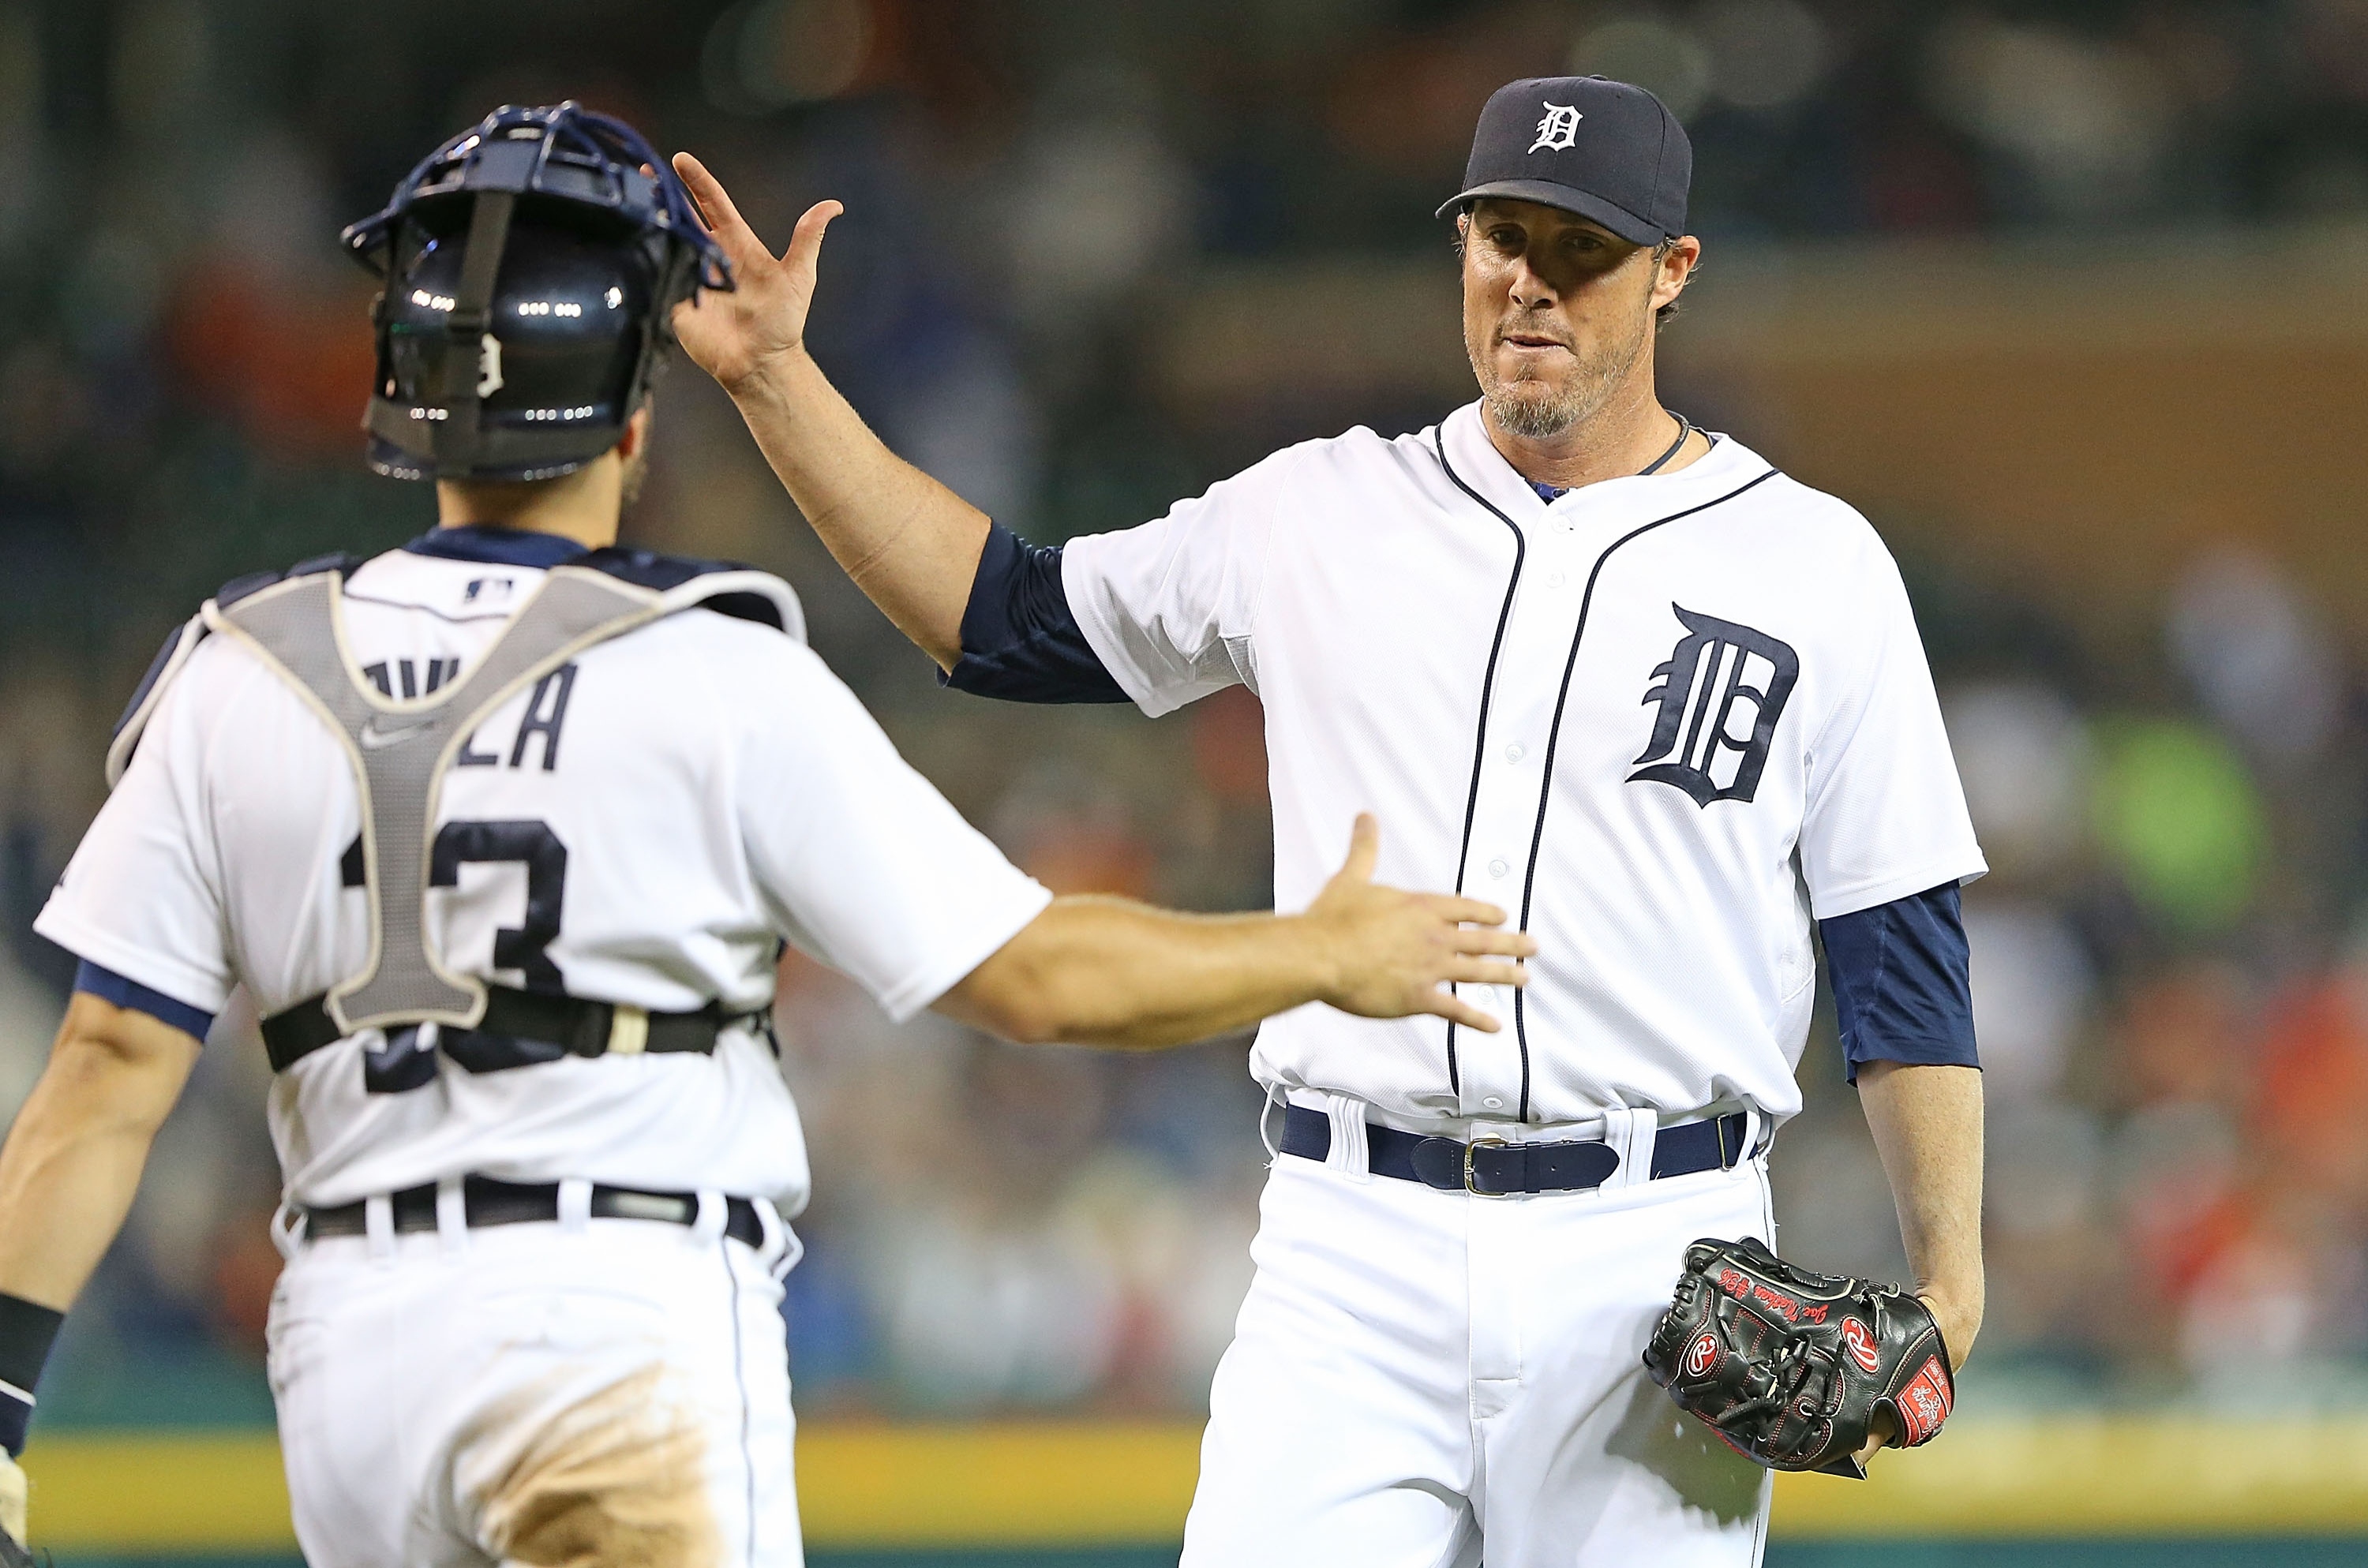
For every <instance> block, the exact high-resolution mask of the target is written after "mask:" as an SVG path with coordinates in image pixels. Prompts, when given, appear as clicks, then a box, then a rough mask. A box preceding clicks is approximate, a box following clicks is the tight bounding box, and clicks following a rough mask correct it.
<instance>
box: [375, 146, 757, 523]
mask: <svg viewBox="0 0 2368 1568" xmlns="http://www.w3.org/2000/svg"><path fill="white" fill-rule="evenodd" d="M340 238H341V240H342V242H343V244H345V247H346V250H347V253H348V254H350V255H351V256H354V258H355V259H356V260H358V261H359V262H360V263H361V264H362V265H363V266H364V267H369V268H370V270H371V271H372V272H375V273H377V274H378V275H379V277H380V278H382V279H384V282H385V288H384V289H383V290H381V292H380V294H379V297H378V301H377V302H376V304H375V305H373V306H372V308H371V312H370V319H371V323H372V325H373V327H374V329H375V331H376V334H377V340H378V381H377V384H376V385H375V386H374V387H373V388H372V389H371V393H370V409H369V412H368V413H367V414H366V415H364V417H363V420H362V427H363V429H364V430H366V431H367V432H368V433H369V436H370V467H371V468H372V469H374V470H376V471H377V472H380V473H382V474H386V475H388V476H390V477H392V478H395V479H436V478H444V479H494V480H529V479H551V478H555V477H556V476H558V475H560V474H564V473H572V472H575V470H577V469H579V468H582V467H583V466H584V465H585V464H586V463H588V462H590V461H592V460H594V459H595V458H598V456H600V454H601V453H603V452H606V451H608V450H609V449H610V448H612V447H614V446H615V445H616V444H617V442H618V440H619V438H620V437H622V436H623V434H624V430H625V423H626V421H627V420H629V419H631V418H632V416H633V411H634V410H635V409H637V408H639V407H640V406H641V405H642V403H643V400H644V399H645V398H646V397H647V396H648V395H649V390H650V382H651V380H652V378H653V376H654V375H655V372H656V370H657V367H658V363H659V358H660V355H661V354H662V352H663V350H664V348H665V347H666V343H667V342H668V341H669V340H670V338H671V333H670V331H669V329H668V326H667V321H668V316H669V313H670V312H672V310H673V309H674V306H675V305H676V304H677V302H678V301H682V300H686V299H689V298H690V297H691V296H692V295H693V294H694V293H696V292H697V291H698V290H700V289H701V288H708V289H730V288H731V287H732V270H731V267H730V265H729V264H728V263H727V262H726V261H725V260H724V257H723V251H722V250H721V249H719V248H718V247H717V245H716V244H715V241H714V239H713V238H712V236H710V235H709V233H707V230H706V228H705V226H704V225H702V224H701V223H700V221H699V217H698V213H697V211H696V210H695V209H694V208H693V207H692V206H691V201H690V195H689V192H688V191H686V190H685V189H683V187H682V182H681V181H680V180H678V179H677V178H676V177H675V175H674V171H673V170H671V169H670V168H668V167H667V166H666V162H665V160H664V159H662V158H660V157H659V156H658V155H657V153H655V152H653V151H652V150H651V148H650V145H649V143H648V142H644V141H643V140H642V138H641V135H640V133H639V132H637V131H634V130H633V128H632V126H630V125H627V124H626V123H625V122H624V121H623V120H620V119H612V118H610V117H609V116H608V115H604V114H595V113H593V112H592V111H591V110H589V109H586V108H582V107H580V106H579V105H577V104H575V103H574V102H568V103H563V104H560V105H557V106H555V107H545V108H520V107H518V106H517V105H515V104H509V105H504V106H503V107H502V108H497V109H495V111H494V112H493V113H491V114H489V115H487V116H486V117H485V118H484V121H483V122H482V123H480V124H479V125H478V126H477V127H476V128H475V129H474V130H472V131H463V132H462V133H461V135H458V136H456V137H454V138H452V140H450V142H446V143H444V145H443V146H441V147H438V149H436V151H435V152H433V153H429V154H428V155H427V158H426V159H425V160H423V161H422V162H421V163H420V165H419V166H418V167H417V168H416V169H414V170H412V171H411V173H410V174H409V175H408V176H404V180H403V183H402V184H400V185H398V186H396V187H394V195H393V199H391V200H389V201H388V202H387V204H386V208H385V210H382V211H381V212H378V213H375V214H373V215H371V216H370V217H368V218H365V219H363V220H362V221H361V222H359V223H355V224H352V225H351V226H349V227H348V228H347V230H346V231H345V233H344V234H343V235H341V236H340Z"/></svg>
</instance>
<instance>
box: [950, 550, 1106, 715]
mask: <svg viewBox="0 0 2368 1568" xmlns="http://www.w3.org/2000/svg"><path fill="white" fill-rule="evenodd" d="M939 681H940V682H941V683H942V684H944V685H946V686H950V687H953V688H954V689H955V690H956V691H968V692H973V693H975V694H976V695H978V696H980V697H996V698H1000V699H1003V700H1004V701H1006V702H1125V701H1128V700H1130V699H1129V698H1128V697H1127V695H1126V692H1125V689H1124V688H1123V687H1121V686H1120V685H1119V684H1118V682H1117V681H1115V680H1113V679H1112V678H1110V671H1109V670H1108V669H1107V668H1106V667H1104V665H1103V664H1102V661H1101V656H1100V655H1099V654H1098V653H1095V652H1094V650H1093V646H1092V644H1090V643H1088V642H1087V641H1086V634H1085V631H1084V629H1083V628H1081V627H1079V626H1078V625H1077V618H1076V614H1075V613H1074V612H1072V611H1071V610H1070V608H1069V595H1068V590H1067V589H1065V588H1064V587H1063V586H1062V585H1061V547H1060V546H1059V545H1057V544H1051V545H1046V544H1030V543H1029V542H1028V541H1027V540H1023V539H1021V538H1020V537H1019V535H1018V534H1016V533H1013V532H1012V531H1011V530H1010V529H1009V528H1005V527H1003V526H1002V525H1001V524H999V523H998V524H996V525H995V526H994V527H993V528H990V529H989V530H988V532H987V536H986V549H985V550H984V551H981V552H980V554H979V558H978V575H977V576H975V577H973V578H972V579H971V585H970V603H969V604H968V605H967V606H965V607H964V608H963V609H962V659H961V662H960V663H958V664H956V665H954V667H953V670H952V672H951V674H948V675H944V676H939Z"/></svg>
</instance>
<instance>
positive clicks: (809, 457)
mask: <svg viewBox="0 0 2368 1568" xmlns="http://www.w3.org/2000/svg"><path fill="white" fill-rule="evenodd" d="M674 166H675V170H676V172H677V173H678V174H680V175H681V176H682V178H683V181H684V183H685V184H687V185H688V186H689V187H690V192H691V194H692V196H694V197H696V198H697V199H698V201H699V205H700V208H701V210H703V211H704V212H705V214H706V216H707V222H708V226H709V227H710V228H711V229H712V230H713V231H714V233H715V237H716V240H717V241H718V243H720V244H722V245H723V250H724V254H725V255H727V256H730V257H731V258H732V270H733V277H734V282H735V284H736V287H735V288H734V290H733V291H732V292H731V293H728V294H719V293H714V292H712V291H706V290H702V291H701V292H700V294H699V295H698V297H697V298H696V299H695V300H691V301H685V302H684V303H682V304H679V305H677V306H676V307H675V311H674V318H673V320H674V331H675V335H676V336H677V338H679V339H680V340H681V342H682V346H683V348H684V350H685V352H687V353H689V356H690V357H691V358H692V359H693V360H694V361H696V362H697V363H698V365H699V367H700V369H703V370H705V371H706V372H707V373H708V374H709V375H711V376H713V377H714V378H715V380H716V381H717V383H718V384H719V385H721V386H722V387H723V390H724V391H725V392H729V393H730V394H731V396H732V401H733V402H734V403H735V404H737V405H738V407H739V409H740V415H741V417H742V418H744V419H746V421H747V422H748V430H749V433H750V434H751V435H753V436H755V437H757V447H758V448H759V449H762V450H763V452H764V454H765V460H767V461H768V462H769V463H771V464H772V465H773V472H775V473H776V474H779V475H780V480H781V483H782V484H783V485H785V486H787V487H788V489H789V492H790V498H791V500H793V501H795V502H796V503H797V505H798V510H799V511H801V512H803V514H805V517H806V521H807V522H808V523H810V524H812V525H813V527H814V532H815V533H817V534H819V535H820V536H821V537H822V541H823V543H824V544H825V545H826V546H828V547H829V550H830V552H831V554H832V555H833V556H835V557H837V561H838V563H839V565H840V566H841V567H843V568H844V569H845V570H846V572H847V574H848V576H849V577H850V578H852V579H853V580H854V582H855V585H856V586H857V587H859V588H861V589H862V590H863V591H864V593H866V594H867V595H869V596H870V597H871V600H872V602H873V603H875V604H877V605H878V606H879V607H880V608H882V610H884V611H885V612H886V613H887V616H888V619H891V620H893V621H894V622H895V623H896V629H897V630H898V631H902V632H903V633H904V634H905V636H907V637H909V638H911V639H912V640H913V641H914V642H916V643H917V644H918V645H919V646H920V648H921V651H922V652H924V653H928V655H929V657H931V658H932V659H935V660H936V661H937V662H938V664H939V666H940V667H941V668H944V669H949V670H951V668H953V666H954V665H955V664H957V663H958V662H960V660H961V658H962V609H963V607H964V606H965V605H967V604H968V602H969V600H970V591H971V582H972V579H973V577H975V576H976V575H977V573H978V559H979V552H980V551H981V550H983V549H984V548H985V544H986V536H987V528H988V523H987V518H986V515H985V513H983V512H981V511H980V510H979V509H978V508H977V507H975V506H972V505H971V504H970V503H969V502H967V501H964V500H963V499H962V497H961V496H959V495H957V494H954V493H953V492H952V491H951V490H949V489H947V488H946V487H945V486H944V485H942V484H940V483H938V482H937V481H936V480H934V479H932V478H930V477H929V476H928V474H926V473H923V472H921V471H920V470H919V469H916V468H915V467H914V466H913V465H912V464H911V463H908V462H906V461H905V460H904V459H902V458H900V457H898V456H897V455H896V454H895V453H894V452H892V451H890V450H889V449H888V448H887V446H886V444H885V443H883V442H882V440H881V439H880V437H877V436H875V435H873V434H872V433H871V428H870V427H869V426H866V425H865V424H864V423H863V420H862V418H861V417H860V415H857V414H856V412H855V410H854V409H853V408H851V407H849V406H848V402H847V400H846V399H845V398H843V397H841V396H840V395H839V393H838V389H837V388H836V387H834V386H832V385H831V384H830V381H829V379H828V378H827V377H825V376H824V374H823V373H822V370H821V369H820V367H818V366H816V365H815V364H814V360H813V358H811V357H810V356H809V355H808V354H807V353H806V347H805V330H806V310H807V306H808V304H809V303H810V302H811V301H812V300H813V298H814V271H815V267H816V264H817V262H818V261H819V260H820V258H821V256H822V236H823V231H824V230H825V229H827V228H828V227H829V226H830V221H831V220H832V219H833V218H836V217H837V216H838V214H839V212H840V211H841V210H842V209H841V208H840V206H839V204H838V203H837V202H836V201H824V202H818V203H816V204H815V205H814V206H813V207H811V208H809V209H807V210H806V213H805V216H803V217H802V218H800V219H799V220H798V226H797V228H796V230H795V231H794V232H793V233H791V236H790V244H789V248H788V249H787V250H786V251H784V252H782V253H781V255H780V256H779V257H778V258H777V257H775V256H773V254H772V253H771V252H770V251H769V250H768V249H767V248H766V247H765V244H764V242H763V241H761V240H759V239H758V238H757V235H756V233H754V232H753V231H752V230H751V229H750V228H749V227H748V225H747V223H746V222H745V221H744V220H743V219H742V218H741V216H740V212H739V210H738V209H737V208H735V207H734V206H733V204H732V198H731V197H730V196H729V195H727V194H726V193H725V191H724V189H723V186H722V185H721V184H720V183H718V181H717V180H716V178H715V176H713V175H712V174H709V173H708V172H707V170H706V168H705V167H704V166H703V165H700V162H699V160H698V159H696V158H694V157H692V156H691V155H690V154H689V153H676V154H675V158H674Z"/></svg>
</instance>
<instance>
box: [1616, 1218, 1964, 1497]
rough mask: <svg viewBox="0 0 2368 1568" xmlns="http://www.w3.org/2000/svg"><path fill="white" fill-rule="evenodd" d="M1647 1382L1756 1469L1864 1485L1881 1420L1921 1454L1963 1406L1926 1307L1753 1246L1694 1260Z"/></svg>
mask: <svg viewBox="0 0 2368 1568" xmlns="http://www.w3.org/2000/svg"><path fill="white" fill-rule="evenodd" d="M1645 1371H1646V1372H1648V1373H1649V1374H1651V1376H1652V1379H1653V1381H1655V1382H1656V1383H1658V1384H1660V1385H1661V1386H1662V1387H1663V1388H1665V1389H1667V1390H1668V1391H1669V1397H1670V1398H1671V1399H1674V1400H1676V1401H1677V1402H1678V1407H1679V1409H1681V1410H1687V1411H1691V1413H1693V1414H1694V1415H1699V1416H1701V1417H1702V1419H1703V1420H1704V1421H1707V1422H1709V1423H1710V1426H1711V1429H1712V1430H1713V1431H1714V1432H1716V1433H1717V1434H1718V1435H1719V1437H1721V1438H1722V1439H1723V1440H1724V1441H1725V1443H1726V1445H1727V1447H1729V1448H1731V1449H1734V1450H1735V1451H1736V1453H1739V1454H1741V1455H1743V1456H1744V1457H1745V1458H1746V1459H1748V1460H1756V1461H1757V1462H1759V1463H1760V1464H1764V1465H1766V1466H1768V1467H1769V1468H1770V1469H1771V1470H1818V1471H1825V1472H1826V1473H1827V1474H1828V1475H1847V1476H1851V1477H1854V1478H1856V1479H1858V1480H1861V1481H1863V1480H1864V1479H1865V1478H1866V1471H1865V1469H1864V1467H1862V1466H1861V1464H1860V1463H1859V1461H1858V1454H1859V1450H1860V1449H1863V1448H1865V1447H1866V1445H1867V1443H1868V1441H1869V1440H1870V1438H1871V1437H1873V1433H1874V1430H1875V1426H1876V1422H1877V1420H1878V1419H1879V1418H1880V1417H1882V1416H1884V1415H1888V1416H1890V1417H1891V1419H1892V1420H1893V1421H1894V1422H1895V1423H1896V1431H1897V1436H1896V1442H1897V1444H1898V1446H1899V1447H1901V1448H1907V1449H1912V1448H1914V1447H1916V1445H1918V1443H1924V1442H1929V1441H1930V1440H1931V1437H1932V1434H1934V1433H1935V1432H1938V1431H1939V1430H1940V1429H1941V1422H1942V1421H1943V1420H1945V1419H1947V1417H1948V1415H1949V1408H1950V1406H1951V1405H1952V1404H1953V1403H1955V1402H1956V1382H1955V1380H1954V1379H1953V1378H1952V1377H1951V1375H1950V1372H1949V1351H1948V1346H1945V1345H1943V1344H1942V1343H1941V1328H1940V1325H1939V1324H1936V1323H1934V1322H1933V1321H1932V1314H1931V1312H1930V1311H1929V1310H1928V1309H1927V1308H1926V1307H1925V1305H1924V1303H1923V1302H1922V1301H1918V1300H1917V1299H1916V1298H1915V1297H1914V1296H1912V1295H1910V1294H1908V1293H1907V1292H1906V1291H1904V1290H1900V1289H1899V1287H1898V1286H1896V1285H1872V1284H1869V1283H1868V1282H1867V1281H1865V1280H1863V1279H1845V1278H1838V1277H1836V1276H1834V1275H1831V1274H1812V1273H1810V1272H1809V1271H1808V1270H1807V1269H1805V1268H1795V1267H1793V1266H1792V1265H1791V1264H1789V1263H1786V1262H1785V1261H1784V1260H1783V1259H1782V1258H1780V1257H1778V1256H1776V1255H1775V1254H1774V1253H1772V1252H1770V1251H1769V1250H1768V1249H1767V1248H1766V1247H1765V1246H1763V1245H1761V1244H1759V1242H1757V1241H1752V1240H1749V1239H1746V1240H1743V1241H1739V1242H1723V1241H1718V1240H1715V1239H1713V1238H1709V1237H1705V1238H1704V1239H1702V1240H1701V1241H1698V1242H1696V1243H1694V1244H1693V1245H1691V1246H1690V1247H1688V1248H1686V1271H1685V1274H1684V1277H1683V1278H1680V1279H1679V1281H1678V1289H1677V1293H1676V1296H1675V1299H1674V1300H1672V1301H1671V1302H1670V1303H1669V1310H1668V1312H1663V1313H1662V1314H1661V1321H1660V1323H1659V1324H1658V1325H1657V1326H1656V1327H1655V1328H1654V1330H1653V1339H1652V1343H1650V1344H1649V1345H1647V1346H1645Z"/></svg>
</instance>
